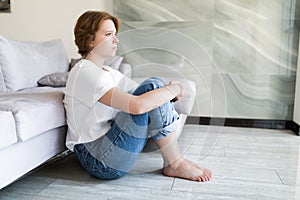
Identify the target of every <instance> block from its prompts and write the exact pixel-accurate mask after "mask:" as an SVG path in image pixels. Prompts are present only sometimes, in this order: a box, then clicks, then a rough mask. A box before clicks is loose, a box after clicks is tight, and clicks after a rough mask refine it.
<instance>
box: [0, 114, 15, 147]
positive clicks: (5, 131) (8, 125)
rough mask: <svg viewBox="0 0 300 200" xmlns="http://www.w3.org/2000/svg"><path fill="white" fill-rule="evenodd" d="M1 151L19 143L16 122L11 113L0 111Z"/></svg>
mask: <svg viewBox="0 0 300 200" xmlns="http://www.w3.org/2000/svg"><path fill="white" fill-rule="evenodd" d="M0 122H1V128H0V150H1V149H3V148H5V147H7V146H9V145H11V144H14V143H16V142H18V138H17V133H16V127H15V120H14V117H13V114H12V113H11V112H9V111H2V110H0Z"/></svg>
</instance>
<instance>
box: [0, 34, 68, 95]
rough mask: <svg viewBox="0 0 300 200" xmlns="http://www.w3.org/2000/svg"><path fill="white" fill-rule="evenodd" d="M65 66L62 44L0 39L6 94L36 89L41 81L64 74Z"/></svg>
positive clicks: (66, 63)
mask: <svg viewBox="0 0 300 200" xmlns="http://www.w3.org/2000/svg"><path fill="white" fill-rule="evenodd" d="M68 65H69V63H68V57H67V55H66V52H65V49H64V47H63V44H62V42H61V40H52V41H47V42H20V41H13V40H9V39H6V38H5V37H3V36H0V66H1V71H2V74H3V78H4V82H5V87H6V89H7V90H8V91H17V90H20V89H24V88H30V87H36V86H37V81H38V80H39V79H40V78H41V77H43V76H44V75H47V74H51V73H54V72H66V71H67V70H68V67H69V66H68ZM0 75H1V74H0ZM0 84H1V77H0Z"/></svg>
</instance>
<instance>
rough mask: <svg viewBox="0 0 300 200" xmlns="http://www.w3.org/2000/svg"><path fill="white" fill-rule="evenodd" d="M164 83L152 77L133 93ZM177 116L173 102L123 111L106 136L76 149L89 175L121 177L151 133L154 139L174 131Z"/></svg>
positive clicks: (80, 145)
mask: <svg viewBox="0 0 300 200" xmlns="http://www.w3.org/2000/svg"><path fill="white" fill-rule="evenodd" d="M164 85H165V82H164V81H163V80H162V79H160V78H150V79H147V80H145V81H144V82H143V83H141V84H140V85H139V87H138V88H137V89H136V90H135V91H134V93H133V95H141V94H143V93H145V92H148V91H150V90H154V89H157V88H161V87H163V86H164ZM178 119H179V115H178V114H177V113H176V111H175V109H174V105H173V103H172V102H168V103H166V104H164V105H162V106H160V107H158V108H156V109H153V110H151V111H149V112H147V113H144V114H141V115H132V114H128V113H125V112H120V113H119V114H118V115H117V117H116V119H115V121H114V122H113V124H112V127H111V129H110V130H109V131H108V132H107V133H106V134H105V135H104V136H102V137H100V138H99V139H97V140H95V141H92V142H89V143H84V144H77V145H75V147H74V151H75V154H76V156H77V158H78V159H79V161H80V163H81V165H82V166H83V168H84V169H85V170H86V171H87V172H88V173H89V174H90V175H92V176H95V177H97V178H100V179H116V178H120V177H122V176H124V175H125V174H126V173H128V172H129V171H130V169H131V168H132V166H133V165H134V163H135V161H136V159H137V157H138V156H139V154H140V152H141V151H142V150H143V148H144V146H145V144H146V141H147V138H148V135H149V136H150V137H151V138H152V139H153V140H159V139H161V138H162V137H165V136H166V135H167V134H168V133H172V132H175V131H176V129H177V123H176V121H177V120H178Z"/></svg>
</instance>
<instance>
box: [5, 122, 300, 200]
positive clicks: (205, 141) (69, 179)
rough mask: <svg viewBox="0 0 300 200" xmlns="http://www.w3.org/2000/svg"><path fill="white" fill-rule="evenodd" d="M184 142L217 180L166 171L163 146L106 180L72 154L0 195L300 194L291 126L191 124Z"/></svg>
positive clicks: (299, 153)
mask: <svg viewBox="0 0 300 200" xmlns="http://www.w3.org/2000/svg"><path fill="white" fill-rule="evenodd" d="M179 144H180V146H181V149H182V151H183V152H184V154H185V156H186V157H188V158H190V159H191V160H193V161H195V162H197V163H198V164H200V165H202V166H204V167H207V168H209V169H211V170H212V171H213V179H212V181H210V182H205V183H198V182H192V181H187V180H183V179H178V178H169V177H166V176H163V175H161V170H160V168H161V166H162V159H161V157H160V155H159V153H158V152H157V151H150V152H143V153H142V154H141V156H140V158H139V160H138V162H137V163H136V165H135V167H134V169H133V170H132V172H131V173H129V174H128V175H126V176H125V177H123V178H121V179H118V180H113V181H102V180H98V179H95V178H93V177H91V176H89V175H87V174H86V173H85V172H84V171H83V169H82V168H81V166H80V164H79V163H78V161H77V160H76V159H75V157H74V156H73V154H69V155H68V156H67V157H66V158H63V159H61V158H58V159H56V160H55V161H52V162H50V163H47V164H46V165H44V166H43V167H40V168H39V169H38V170H35V171H34V172H33V173H31V174H29V175H27V176H25V177H24V178H22V179H21V180H19V181H17V182H15V183H13V184H11V185H10V186H8V187H6V188H4V189H2V190H1V191H0V199H1V200H2V199H13V200H16V199H22V200H24V199H30V200H36V199H46V200H47V199H58V200H60V199H72V200H73V199H178V200H179V199H180V200H181V199H185V200H187V199H206V200H209V199H255V200H257V199H272V200H274V199H284V200H287V199H295V200H299V199H300V137H299V136H296V135H294V134H293V133H292V132H290V131H282V130H268V129H248V128H232V127H214V126H195V125H186V126H185V127H184V130H183V133H182V135H181V136H180V138H179ZM148 150H149V148H148Z"/></svg>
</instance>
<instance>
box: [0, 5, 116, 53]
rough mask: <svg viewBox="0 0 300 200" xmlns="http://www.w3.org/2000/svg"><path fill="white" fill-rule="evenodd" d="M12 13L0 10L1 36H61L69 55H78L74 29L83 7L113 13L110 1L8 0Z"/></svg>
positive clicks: (37, 38) (43, 38) (25, 38)
mask: <svg viewBox="0 0 300 200" xmlns="http://www.w3.org/2000/svg"><path fill="white" fill-rule="evenodd" d="M10 2H11V13H0V35H3V36H5V37H7V38H10V39H14V40H22V41H46V40H51V39H58V38H60V39H62V40H63V43H64V46H65V48H66V51H67V53H68V56H69V58H72V57H79V55H78V54H77V49H76V46H75V45H74V36H73V28H74V24H75V22H76V19H77V18H78V16H79V15H80V14H82V13H83V12H84V11H85V10H103V11H108V12H110V13H112V0H11V1H10Z"/></svg>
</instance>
